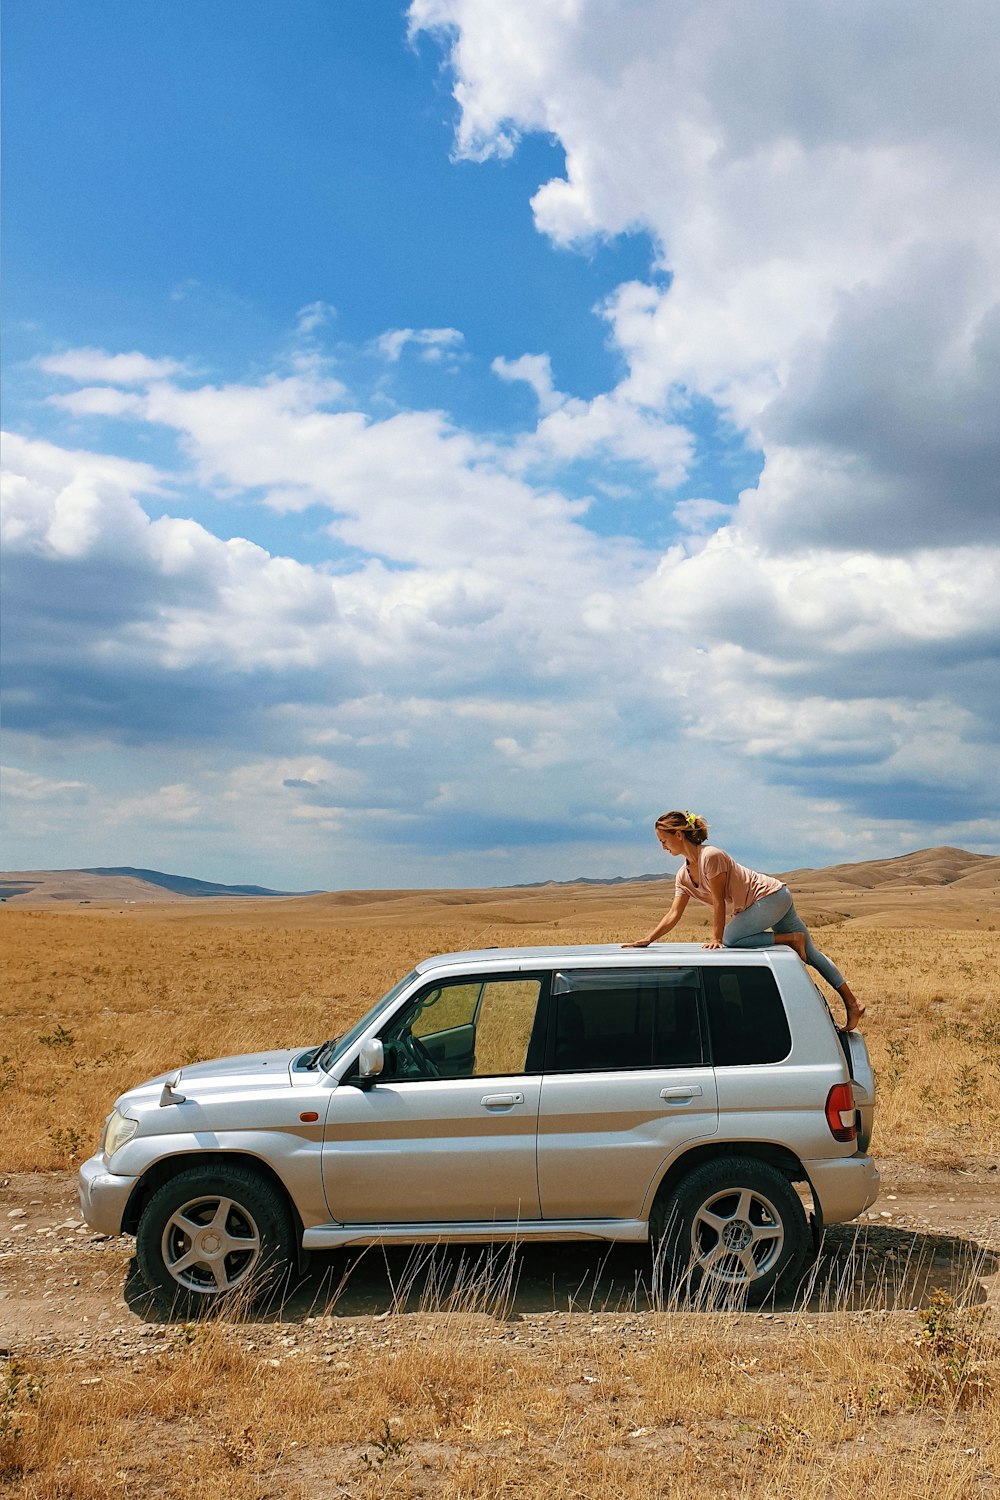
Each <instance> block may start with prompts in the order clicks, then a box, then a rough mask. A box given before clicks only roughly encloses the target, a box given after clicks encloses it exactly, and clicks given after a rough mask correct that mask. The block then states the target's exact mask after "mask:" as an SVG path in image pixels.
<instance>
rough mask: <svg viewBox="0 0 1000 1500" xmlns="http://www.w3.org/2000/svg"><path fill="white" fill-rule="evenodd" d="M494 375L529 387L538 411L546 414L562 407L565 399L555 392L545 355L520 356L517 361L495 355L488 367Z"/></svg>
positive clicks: (550, 368) (550, 367)
mask: <svg viewBox="0 0 1000 1500" xmlns="http://www.w3.org/2000/svg"><path fill="white" fill-rule="evenodd" d="M490 369H491V370H492V371H493V373H494V375H498V376H499V377H500V379H501V380H506V381H508V382H510V383H513V382H515V381H524V382H525V384H526V385H530V386H531V389H532V390H533V391H534V393H535V395H536V397H537V399H538V406H539V409H540V410H541V411H542V412H544V413H546V414H547V413H548V412H551V411H555V410H556V408H557V407H559V406H562V404H563V402H564V401H565V400H566V397H565V396H563V395H561V394H560V393H559V391H557V390H556V388H555V384H554V382H553V379H552V361H551V359H550V358H549V356H548V355H547V354H522V355H521V356H520V358H519V359H504V358H503V356H502V355H497V357H496V359H495V360H494V361H493V363H492V364H491V365H490Z"/></svg>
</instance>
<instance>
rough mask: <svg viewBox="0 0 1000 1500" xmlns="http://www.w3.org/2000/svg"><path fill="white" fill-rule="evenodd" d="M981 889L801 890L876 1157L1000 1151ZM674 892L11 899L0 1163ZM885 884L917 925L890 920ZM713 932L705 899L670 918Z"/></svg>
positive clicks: (631, 930) (999, 1002)
mask: <svg viewBox="0 0 1000 1500" xmlns="http://www.w3.org/2000/svg"><path fill="white" fill-rule="evenodd" d="M988 863H989V864H991V865H994V864H1000V861H989V862H988ZM860 868H864V867H860ZM822 873H823V874H824V875H827V874H828V873H829V872H822ZM994 878H995V877H994ZM800 879H801V877H800ZM973 895H975V896H976V897H979V896H980V891H979V890H975V891H974V893H973V892H968V891H967V892H965V894H964V898H963V901H962V903H961V905H959V904H958V903H956V902H955V901H954V892H953V891H951V890H950V889H949V888H948V887H945V888H944V890H940V889H939V888H937V887H934V886H931V887H925V888H923V889H921V888H917V889H916V890H915V891H912V892H910V893H908V894H906V895H905V896H903V897H900V896H899V894H898V893H897V892H895V891H893V892H891V893H889V898H890V899H889V902H888V903H887V897H886V896H883V898H882V901H883V909H882V911H881V922H882V923H883V924H884V925H879V923H878V921H877V920H876V921H873V915H875V916H877V915H878V914H872V913H870V912H869V911H868V910H867V909H866V908H867V907H870V906H871V905H872V899H871V898H872V897H873V896H877V892H873V891H872V890H870V889H866V890H864V891H862V892H859V893H856V894H852V897H851V899H853V902H854V905H855V906H856V907H857V908H859V913H858V915H856V916H846V917H841V916H839V915H838V914H837V912H836V910H831V909H830V908H831V906H833V907H834V908H835V907H836V906H837V905H839V906H840V907H843V906H845V905H846V904H847V900H848V898H846V897H845V895H844V893H843V892H839V893H835V894H834V896H833V897H832V898H826V897H825V895H824V894H822V893H818V894H816V895H813V896H807V899H806V900H804V901H803V900H801V899H800V901H799V909H800V911H802V912H803V914H804V915H805V916H806V918H807V920H810V921H811V922H813V923H814V925H815V928H816V931H817V933H818V940H819V942H820V945H821V946H822V947H823V948H824V949H825V950H826V951H828V952H829V954H830V956H831V957H832V958H833V959H834V961H835V962H836V963H838V964H839V966H840V968H841V969H842V970H843V971H844V973H845V974H846V975H847V976H848V978H849V980H850V982H851V984H852V986H853V988H854V989H855V991H856V992H857V993H858V994H859V995H860V997H861V998H862V1000H863V1001H866V1002H867V1004H868V1015H867V1017H866V1019H865V1024H864V1030H865V1035H866V1037H867V1040H868V1044H869V1048H870V1050H871V1052H872V1056H873V1060H874V1062H875V1066H876V1068H877V1070H878V1074H879V1080H880V1084H881V1098H880V1107H879V1111H878V1127H877V1128H878V1135H877V1138H876V1141H875V1147H874V1149H875V1151H876V1153H879V1152H881V1153H883V1154H889V1155H894V1156H896V1155H902V1156H907V1157H910V1158H913V1159H916V1160H931V1161H955V1160H958V1159H960V1158H964V1157H982V1156H988V1155H997V1154H1000V986H998V984H997V974H998V972H1000V932H998V931H996V930H995V927H994V924H993V922H992V920H991V919H990V918H991V913H992V914H993V915H995V914H996V913H995V909H994V908H992V907H991V906H990V905H989V904H988V902H989V901H991V900H992V890H990V889H988V888H986V887H983V888H982V891H981V898H982V899H979V900H978V901H977V900H974V899H973ZM949 897H950V898H951V901H950V903H949V900H948V898H949ZM667 899H668V897H667V891H666V889H665V887H663V886H662V885H660V886H650V885H642V886H626V887H604V886H602V887H570V888H568V889H565V890H564V889H553V888H551V887H543V888H541V889H538V890H530V891H511V892H433V893H423V892H399V893H378V892H372V893H348V894H344V895H332V896H318V897H309V898H299V899H295V900H280V901H277V900H276V901H268V900H244V901H243V902H239V901H229V902H217V901H207V902H206V901H194V900H188V901H186V902H174V903H164V904H157V905H150V906H144V905H135V906H131V907H127V908H107V909H95V908H93V907H79V906H75V907H72V908H70V909H67V908H65V907H63V908H54V907H53V906H51V905H49V906H39V907H36V908H31V907H20V908H18V907H16V906H8V907H7V908H6V909H5V910H4V911H3V912H2V913H0V937H2V940H3V945H4V953H5V974H6V977H5V985H4V999H3V1001H2V1002H0V1005H2V1019H3V1042H2V1044H0V1091H2V1092H0V1100H2V1105H3V1108H2V1111H0V1170H4V1169H5V1170H31V1169H49V1168H56V1167H66V1166H68V1165H71V1164H72V1162H73V1161H74V1160H75V1159H77V1158H78V1157H79V1156H80V1155H81V1153H82V1154H84V1155H89V1154H90V1151H91V1149H92V1145H93V1142H94V1141H96V1139H97V1134H98V1132H99V1130H100V1127H101V1122H102V1121H103V1119H104V1116H105V1114H106V1113H107V1111H108V1110H109V1108H110V1107H111V1103H112V1101H113V1099H114V1098H115V1096H116V1094H118V1093H119V1092H121V1090H123V1089H125V1088H127V1087H130V1086H131V1085H132V1084H134V1083H137V1082H139V1081H140V1080H142V1079H143V1078H148V1077H150V1076H152V1075H154V1074H157V1073H160V1072H163V1071H164V1070H166V1069H168V1068H173V1067H176V1066H177V1065H178V1064H183V1063H185V1062H194V1061H196V1060H200V1059H203V1058H210V1057H218V1056H222V1055H225V1054H227V1053H234V1052H250V1051H256V1050H261V1049H265V1048H270V1047H283V1046H293V1045H299V1044H302V1045H305V1044H307V1043H310V1042H314V1041H316V1042H318V1041H322V1040H323V1039H324V1038H325V1037H328V1036H333V1035H335V1034H336V1033H338V1032H339V1031H342V1030H344V1029H345V1027H346V1026H347V1025H348V1024H349V1023H350V1022H351V1021H352V1020H354V1019H355V1018H356V1017H357V1016H358V1015H360V1014H361V1013H362V1011H363V1010H365V1009H366V1008H367V1007H368V1006H369V1005H370V1004H371V1003H372V1002H373V1001H374V1000H376V999H377V998H378V997H379V995H381V994H383V993H384V992H385V991H386V990H387V989H388V988H389V986H390V985H391V984H393V983H394V982H395V980H396V979H398V978H400V977H401V975H403V974H405V973H406V972H407V971H408V970H409V969H410V968H411V967H412V966H413V964H414V963H415V962H417V961H418V960H419V959H421V958H424V957H426V956H427V955H428V954H431V953H435V952H450V951H454V950H456V949H464V948H480V947H488V946H491V945H494V944H495V945H498V946H510V945H514V944H516V945H533V944H545V943H585V942H611V943H614V942H624V941H626V940H628V939H629V938H631V937H633V936H636V935H637V934H640V933H641V932H642V931H643V930H646V929H648V925H649V924H650V922H651V920H652V919H653V917H654V916H655V915H656V914H658V913H659V912H661V911H662V909H663V907H664V906H665V905H666V904H667ZM891 899H895V901H896V906H897V907H898V905H899V904H900V903H901V902H903V903H905V904H904V905H903V915H904V916H906V917H907V919H908V921H914V923H915V925H913V926H909V925H907V926H899V925H897V911H896V909H895V908H894V907H893V906H892V905H891ZM942 913H943V914H944V918H945V922H947V923H948V924H949V925H945V924H944V922H942V921H941V916H942ZM956 918H957V919H960V921H961V923H962V925H961V926H959V927H958V928H957V930H956V928H955V926H954V925H952V919H956ZM932 923H934V925H932ZM703 931H704V921H703V920H700V919H699V918H698V917H697V916H696V917H695V918H694V920H686V921H685V922H684V923H683V924H682V925H681V927H680V928H678V929H677V930H676V932H675V934H673V936H676V937H677V938H678V939H679V940H688V941H690V940H691V939H692V938H698V937H699V936H700V935H701V934H702V932H703ZM829 998H830V1000H831V1005H832V1008H833V1010H834V1015H835V1016H836V1017H837V1019H838V1020H840V1019H842V1006H841V1003H840V1002H839V1000H838V998H837V996H836V995H833V994H832V992H830V997H829Z"/></svg>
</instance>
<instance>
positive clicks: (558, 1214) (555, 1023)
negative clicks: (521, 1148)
mask: <svg viewBox="0 0 1000 1500" xmlns="http://www.w3.org/2000/svg"><path fill="white" fill-rule="evenodd" d="M549 1006H550V1017H549V1025H548V1040H547V1045H546V1054H545V1075H544V1078H543V1081H542V1091H541V1100H540V1104H539V1114H538V1185H539V1195H540V1201H541V1208H542V1216H543V1218H545V1219H634V1218H638V1217H639V1216H640V1215H641V1214H642V1211H643V1205H644V1203H645V1202H646V1199H647V1197H648V1195H649V1191H650V1188H651V1186H652V1185H653V1184H654V1183H655V1182H656V1181H658V1179H659V1176H660V1174H661V1170H662V1168H663V1165H664V1163H665V1162H666V1161H667V1159H668V1158H669V1157H671V1156H673V1154H674V1153H675V1152H676V1150H677V1149H678V1147H680V1146H682V1145H684V1144H686V1143H687V1142H690V1141H694V1140H698V1139H700V1138H702V1137H708V1136H711V1135H714V1134H715V1132H716V1131H717V1129H718V1123H719V1107H718V1097H717V1092H716V1083H715V1074H714V1071H713V1069H712V1068H711V1067H710V1066H709V1065H708V1064H707V1063H706V1062H705V1061H704V1059H705V1057H706V1056H707V1053H706V1049H705V1046H704V1038H703V1022H702V1014H703V1007H702V1002H701V976H700V974H699V971H698V970H697V969H696V968H693V967H691V966H687V967H681V966H679V965H678V966H676V967H671V968H667V967H664V968H662V969H659V968H658V969H651V968H648V967H647V968H643V969H639V968H636V969H633V970H623V969H618V970H615V969H595V970H589V971H588V970H576V971H570V970H566V971H564V972H561V973H559V974H556V975H554V976H553V981H552V994H551V998H550V1002H549ZM647 1206H648V1205H647Z"/></svg>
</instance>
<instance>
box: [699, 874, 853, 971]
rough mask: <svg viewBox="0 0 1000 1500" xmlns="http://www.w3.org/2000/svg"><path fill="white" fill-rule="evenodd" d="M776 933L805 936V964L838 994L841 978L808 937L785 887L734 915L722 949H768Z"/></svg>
mask: <svg viewBox="0 0 1000 1500" xmlns="http://www.w3.org/2000/svg"><path fill="white" fill-rule="evenodd" d="M776 932H804V933H805V935H806V963H808V964H812V966H813V968H814V969H817V970H818V971H819V973H820V974H822V976H823V978H824V979H825V980H826V982H827V984H832V985H833V988H834V989H835V990H839V989H840V986H841V985H842V984H843V983H844V976H843V974H841V972H840V970H839V969H838V968H837V965H836V964H835V963H831V961H830V959H828V958H827V956H826V954H825V953H821V952H820V951H819V949H818V948H817V947H816V944H815V943H814V942H813V940H812V937H811V936H810V934H809V928H808V927H807V926H806V924H805V923H804V922H803V920H802V918H801V917H800V916H799V914H798V912H797V911H796V910H795V903H794V902H793V901H792V893H791V891H790V890H789V889H788V887H787V885H783V886H782V887H781V890H780V891H775V892H774V894H773V895H771V896H762V897H761V899H760V900H759V901H755V902H754V903H753V905H752V906H748V907H747V909H746V911H741V912H737V914H736V916H735V917H731V918H730V920H729V921H728V922H727V923H726V930H725V932H723V934H722V945H723V947H724V948H771V947H773V946H774V934H775V933H776Z"/></svg>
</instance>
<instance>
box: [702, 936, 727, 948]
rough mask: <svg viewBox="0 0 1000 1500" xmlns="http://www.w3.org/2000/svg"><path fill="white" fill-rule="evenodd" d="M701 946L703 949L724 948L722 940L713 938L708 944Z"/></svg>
mask: <svg viewBox="0 0 1000 1500" xmlns="http://www.w3.org/2000/svg"><path fill="white" fill-rule="evenodd" d="M701 946H702V947H703V948H721V947H722V946H723V942H722V939H721V938H717V937H713V938H709V940H708V942H707V943H702V945H701Z"/></svg>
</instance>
